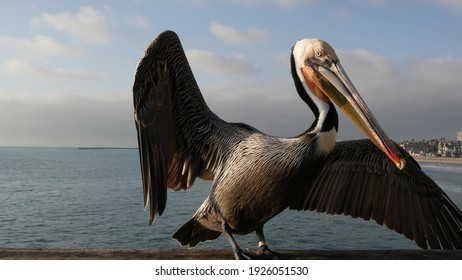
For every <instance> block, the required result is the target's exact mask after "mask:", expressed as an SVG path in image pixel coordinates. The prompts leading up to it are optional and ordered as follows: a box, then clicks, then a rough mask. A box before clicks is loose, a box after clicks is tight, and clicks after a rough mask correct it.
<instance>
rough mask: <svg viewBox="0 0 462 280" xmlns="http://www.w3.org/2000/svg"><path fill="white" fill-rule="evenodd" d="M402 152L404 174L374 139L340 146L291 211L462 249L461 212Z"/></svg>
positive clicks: (431, 245) (425, 245) (428, 244)
mask: <svg viewBox="0 0 462 280" xmlns="http://www.w3.org/2000/svg"><path fill="white" fill-rule="evenodd" d="M402 153H403V155H405V157H406V161H407V162H408V164H407V166H406V168H405V169H404V170H402V171H400V170H398V169H397V168H396V167H395V166H394V165H393V163H391V162H390V161H389V160H388V159H387V158H386V156H384V155H383V153H382V152H380V150H379V149H377V148H376V147H375V146H374V145H373V144H372V143H371V142H370V141H369V140H355V141H345V142H339V143H338V144H337V145H336V148H335V149H334V151H333V152H332V153H331V154H330V155H329V156H328V157H327V158H326V159H325V160H324V161H322V163H321V165H320V166H318V167H317V168H320V172H319V174H318V175H317V177H316V179H315V180H314V181H312V183H310V182H308V186H307V187H306V188H305V190H304V194H302V195H301V196H300V198H298V199H296V200H295V201H294V202H293V203H292V205H291V206H290V208H291V209H297V210H316V211H318V212H323V213H327V214H344V215H350V216H352V217H354V218H356V217H358V218H363V219H364V220H369V219H373V220H375V221H376V222H377V223H378V224H379V225H385V226H386V227H388V228H390V229H392V230H394V231H396V232H398V233H402V234H404V235H405V236H406V237H407V238H409V239H414V240H415V242H416V243H417V245H418V246H420V247H422V248H428V247H429V248H434V249H439V248H444V249H449V248H452V249H455V248H462V213H461V211H460V210H459V209H458V208H457V207H456V206H455V205H454V203H453V202H452V201H451V200H450V199H449V198H448V197H447V195H446V194H445V193H444V192H443V190H441V188H440V187H439V186H438V185H437V184H436V183H435V182H433V180H431V179H430V178H429V177H428V176H427V175H425V174H424V173H423V172H422V170H421V169H420V166H419V165H418V164H417V163H416V162H415V161H414V160H413V159H412V158H411V157H410V156H409V155H407V153H406V152H405V151H402Z"/></svg>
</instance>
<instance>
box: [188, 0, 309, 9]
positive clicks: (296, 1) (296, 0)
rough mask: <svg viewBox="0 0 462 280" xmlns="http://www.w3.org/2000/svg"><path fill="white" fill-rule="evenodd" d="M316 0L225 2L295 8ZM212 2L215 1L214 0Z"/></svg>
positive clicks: (205, 0)
mask: <svg viewBox="0 0 462 280" xmlns="http://www.w3.org/2000/svg"><path fill="white" fill-rule="evenodd" d="M317 1H318V0H227V2H230V3H234V4H238V5H242V6H246V7H253V6H258V5H265V6H268V5H272V6H275V7H279V8H284V9H290V8H296V7H300V6H304V5H309V4H312V3H314V2H317ZM194 2H195V3H207V4H209V3H211V2H212V1H210V0H195V1H194ZM213 3H216V2H215V1H214V2H213Z"/></svg>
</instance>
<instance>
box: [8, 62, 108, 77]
mask: <svg viewBox="0 0 462 280" xmlns="http://www.w3.org/2000/svg"><path fill="white" fill-rule="evenodd" d="M3 69H4V70H6V71H7V72H8V73H10V74H14V75H18V76H38V77H48V78H80V79H82V78H109V77H107V76H105V75H98V74H94V73H90V72H88V71H86V70H83V69H80V68H74V69H64V68H61V67H55V68H52V67H49V66H45V65H41V64H35V63H33V62H31V61H29V60H26V59H23V58H11V59H8V60H6V61H5V62H4V63H3Z"/></svg>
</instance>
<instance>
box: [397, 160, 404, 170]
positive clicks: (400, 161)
mask: <svg viewBox="0 0 462 280" xmlns="http://www.w3.org/2000/svg"><path fill="white" fill-rule="evenodd" d="M405 166H406V160H405V159H404V158H402V159H400V160H399V162H397V163H396V167H398V169H399V170H403V169H404V167H405Z"/></svg>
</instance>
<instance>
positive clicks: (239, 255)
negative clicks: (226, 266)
mask: <svg viewBox="0 0 462 280" xmlns="http://www.w3.org/2000/svg"><path fill="white" fill-rule="evenodd" d="M223 235H224V236H225V237H226V239H227V240H228V242H229V244H231V247H232V249H233V253H234V258H236V260H250V259H252V257H250V256H248V255H246V254H244V252H242V249H241V248H240V247H239V245H237V242H236V240H235V239H234V237H233V234H232V233H231V227H230V226H229V224H228V223H227V222H225V221H223Z"/></svg>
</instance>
